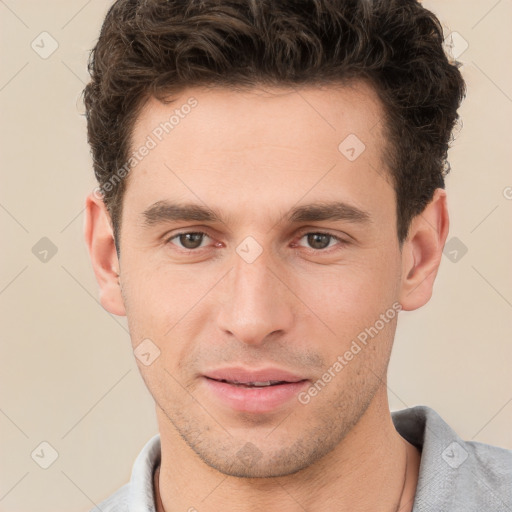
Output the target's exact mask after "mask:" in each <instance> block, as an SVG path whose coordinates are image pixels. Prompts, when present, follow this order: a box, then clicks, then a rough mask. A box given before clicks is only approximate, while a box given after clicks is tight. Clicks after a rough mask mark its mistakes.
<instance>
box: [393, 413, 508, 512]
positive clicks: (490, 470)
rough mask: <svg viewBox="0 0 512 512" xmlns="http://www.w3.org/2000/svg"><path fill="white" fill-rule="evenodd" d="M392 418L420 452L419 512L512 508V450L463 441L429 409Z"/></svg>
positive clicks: (492, 511) (488, 511)
mask: <svg viewBox="0 0 512 512" xmlns="http://www.w3.org/2000/svg"><path fill="white" fill-rule="evenodd" d="M392 419H393V422H394V424H395V428H396V429H397V431H398V432H399V433H400V435H402V437H404V438H405V439H407V441H409V442H410V443H412V444H414V445H415V446H417V447H418V448H419V449H420V450H421V462H420V472H419V479H418V486H417V494H416V498H415V502H414V508H413V510H414V512H432V511H436V512H437V511H439V510H449V511H450V512H481V511H482V510H485V511H486V512H501V511H503V510H508V509H510V510H512V450H508V449H505V448H500V447H498V446H492V445H489V444H484V443H479V442H475V441H465V440H463V439H461V438H460V437H459V436H458V435H457V433H456V432H455V431H454V430H453V429H452V428H451V427H450V426H449V425H448V424H447V423H446V422H445V421H444V420H443V419H442V418H441V416H439V414H438V413H437V412H436V411H434V410H433V409H431V408H429V407H426V406H416V407H412V408H410V409H405V410H402V411H395V412H393V413H392Z"/></svg>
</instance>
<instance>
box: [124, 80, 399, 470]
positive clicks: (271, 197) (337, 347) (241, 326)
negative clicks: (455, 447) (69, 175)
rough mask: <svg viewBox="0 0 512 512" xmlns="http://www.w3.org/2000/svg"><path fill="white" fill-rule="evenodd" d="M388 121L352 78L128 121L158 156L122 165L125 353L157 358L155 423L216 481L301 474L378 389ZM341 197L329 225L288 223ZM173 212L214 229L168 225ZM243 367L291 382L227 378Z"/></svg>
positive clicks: (148, 378) (383, 363) (391, 324)
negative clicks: (145, 350)
mask: <svg viewBox="0 0 512 512" xmlns="http://www.w3.org/2000/svg"><path fill="white" fill-rule="evenodd" d="M191 97H193V98H195V100H196V101H197V105H196V106H194V107H193V108H190V109H188V108H186V109H182V110H181V113H182V116H179V117H180V119H179V122H176V119H174V123H173V124H174V125H175V126H174V127H173V128H172V130H169V133H168V134H166V133H165V131H164V132H163V133H162V130H161V129H160V130H158V127H159V126H160V123H165V122H166V121H168V120H169V118H170V116H171V115H172V114H173V113H174V111H175V110H176V109H178V110H179V109H180V107H181V106H182V105H184V104H186V103H187V100H188V99H189V98H191ZM194 104H195V103H194ZM189 111H190V112H189ZM183 112H189V113H188V114H186V115H183ZM382 119H383V118H382V110H381V106H380V103H379V102H378V100H377V98H376V95H375V94H374V93H373V91H372V90H371V89H370V88H368V87H366V86H364V85H362V84H357V85H356V86H353V87H350V88H349V87H346V88H338V89H334V88H325V89H319V88H305V89H300V90H297V91H294V90H293V89H280V90H279V89H273V90H266V91H263V90H262V89H257V90H256V89H254V90H252V91H250V92H244V93H241V92H233V91H228V90H223V89H214V90H209V91H207V90H206V89H199V88H197V89H188V90H186V91H184V92H183V93H182V94H181V95H180V96H178V97H176V99H175V101H174V102H173V103H171V104H168V105H163V104H162V103H160V102H158V101H156V100H152V101H150V102H149V103H148V104H147V105H146V107H145V108H144V110H143V112H142V114H141V116H140V117H139V119H138V122H137V124H136V126H135V128H134V132H133V139H132V148H131V149H132V150H136V149H138V148H140V147H141V146H143V145H144V144H146V143H147V141H148V136H150V137H151V139H153V140H154V141H156V146H155V147H152V148H151V149H150V151H149V154H148V155H147V156H145V158H144V159H143V160H142V161H141V163H139V164H138V165H137V166H136V167H135V168H134V169H133V170H132V171H131V174H130V175H129V177H128V181H127V188H126V192H125V196H124V200H123V218H122V228H121V236H120V247H121V260H120V269H121V276H120V283H121V287H122V294H123V300H124V306H125V308H126V314H127V317H128V322H129V327H130V333H131V338H132V344H133V347H134V348H136V347H137V346H138V345H139V344H140V343H141V342H142V341H143V340H148V339H149V340H151V342H148V341H145V342H144V343H146V345H143V347H149V351H150V352H152V351H155V353H157V352H156V349H155V347H154V346H153V344H154V345H155V346H156V347H158V349H159V350H160V355H159V357H157V358H156V359H155V360H154V361H153V362H152V363H151V364H150V365H147V366H146V365H145V364H142V363H140V362H139V367H140V371H141V373H142V376H143V378H144V380H145V382H146V384H147V386H148V389H149V391H150V392H151V394H152V395H153V397H154V399H155V401H156V403H157V406H158V408H159V409H160V411H159V417H161V418H165V421H167V420H168V421H170V422H172V424H173V425H174V427H175V428H176V430H177V431H178V433H179V434H180V435H181V436H182V438H183V439H184V440H185V441H186V443H188V445H189V446H190V447H191V448H192V449H193V450H194V451H195V452H196V453H197V454H198V455H199V456H200V457H201V458H202V459H203V460H204V461H205V462H206V463H207V464H209V465H210V466H211V467H213V468H216V469H218V470H219V471H221V472H224V473H226V474H231V475H239V476H278V475H285V474H291V473H294V472H296V471H298V470H299V469H301V468H304V467H307V466H309V465H310V464H312V463H313V462H315V461H317V460H318V459H319V458H320V457H322V456H323V455H325V454H327V453H328V452H330V451H332V450H333V449H334V448H335V447H336V446H337V445H338V444H339V443H340V441H342V440H343V438H344V437H345V436H346V435H347V433H348V432H349V431H350V429H351V427H352V426H353V425H354V424H355V423H356V422H357V421H358V419H359V418H360V417H361V415H362V414H363V413H364V412H365V411H366V410H367V408H368V407H369V405H370V404H371V402H372V399H373V398H374V397H375V396H380V397H382V396H383V394H385V390H386V387H385V384H384V383H385V372H386V368H387V364H388V360H389V355H390V351H391V345H392V340H393V336H394V331H395V327H396V316H395V315H391V314H390V313H389V311H390V309H391V310H392V309H393V308H392V305H393V304H394V303H396V302H397V300H398V297H399V293H400V282H401V254H400V250H399V244H398V240H397V234H396V211H395V209H396V198H395V194H394V191H393V188H392V186H391V185H390V179H389V177H388V176H389V175H388V174H387V173H388V171H387V170H386V169H385V167H384V164H383V161H382V155H383V149H384V142H385V141H384V138H383V133H382V122H381V121H382ZM168 129H169V128H168ZM155 130H156V131H155ZM155 134H158V135H159V137H160V138H161V139H162V140H161V141H159V140H158V137H157V135H155ZM347 137H348V139H347V140H346V141H345V142H344V143H343V144H342V145H341V148H339V146H340V143H342V142H343V141H344V140H345V139H346V138H347ZM361 142H362V143H364V145H365V148H363V146H362V144H361ZM150 145H151V146H152V145H153V144H150ZM363 149H364V150H363ZM334 202H338V203H344V204H345V206H344V207H343V208H341V209H339V213H340V214H339V215H338V217H336V218H327V219H325V220H318V217H311V216H310V217H306V216H304V215H302V217H301V215H298V214H296V215H295V216H293V215H292V212H293V210H295V209H297V208H301V207H304V206H305V205H312V204H319V203H321V204H324V205H325V204H332V203H334ZM156 203H159V204H158V205H157V206H155V205H156ZM166 205H181V206H184V205H196V206H197V207H198V208H205V209H209V210H211V211H213V212H215V213H216V214H217V215H218V217H219V219H218V220H205V219H204V218H203V219H199V217H196V219H191V220H190V219H189V220H180V219H176V220H173V216H172V215H170V210H169V209H166ZM174 212H176V209H174ZM298 213H300V212H298ZM302 213H304V212H302ZM306 213H308V212H307V211H306ZM309 213H312V211H311V210H310V211H309ZM313 213H314V212H313ZM316 213H318V212H316ZM197 219H199V220H197ZM180 233H191V234H190V235H188V236H185V235H183V236H181V237H180V236H176V235H178V234H180ZM194 233H196V234H195V235H194ZM197 233H205V235H201V234H197ZM173 237H174V238H173ZM395 309H396V308H395ZM381 315H384V316H385V319H386V321H382V316H381ZM393 316H395V318H393ZM379 320H380V321H379ZM376 326H377V327H376ZM368 329H369V331H368ZM365 330H366V331H365ZM364 332H366V343H365V344H364V343H363V342H362V341H361V340H362V339H364V337H365V336H364V335H363V334H362V333H364ZM369 332H370V333H371V335H369V334H368V333H369ZM358 336H359V338H358ZM354 341H355V342H356V345H357V346H358V347H359V350H358V349H357V348H356V345H354ZM347 351H348V352H351V353H352V357H350V355H348V356H347V355H346V353H347ZM339 356H341V357H339ZM146 357H147V356H146ZM336 362H338V363H339V365H341V369H340V366H339V365H336ZM226 369H231V370H226ZM268 369H270V373H262V374H259V375H258V374H254V373H252V374H251V372H254V371H256V370H268ZM329 369H330V372H329ZM237 370H238V371H239V372H238V373H237ZM240 372H241V373H240ZM244 372H245V373H244ZM247 372H249V376H250V375H252V376H253V377H254V379H253V380H254V381H260V382H262V381H267V380H284V381H285V382H287V383H284V384H277V385H275V386H272V388H270V387H254V386H253V387H246V386H239V385H238V386H237V385H235V384H233V383H221V382H219V381H220V380H221V379H222V378H224V379H225V380H228V381H231V382H232V381H235V380H238V381H239V382H240V381H242V382H243V381H244V379H243V378H242V377H243V376H244V375H246V373H247ZM280 372H288V374H283V373H280ZM326 372H327V373H328V375H327V376H325V375H326ZM207 375H209V376H210V377H215V378H216V379H217V380H214V379H213V378H211V379H210V378H208V377H207ZM272 375H277V376H278V377H281V379H279V378H278V379H272ZM283 375H284V377H283ZM329 376H330V379H329ZM285 377H286V378H285ZM245 380H248V379H245ZM319 380H320V382H321V384H318V383H317V386H316V388H315V389H317V391H316V393H315V391H311V390H312V386H313V385H314V383H315V382H317V381H319ZM291 381H299V382H298V383H295V384H290V382H291ZM313 387H314V386H313Z"/></svg>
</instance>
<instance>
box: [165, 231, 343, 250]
mask: <svg viewBox="0 0 512 512" xmlns="http://www.w3.org/2000/svg"><path fill="white" fill-rule="evenodd" d="M192 234H193V235H204V236H207V237H208V238H210V235H208V233H205V232H204V231H182V232H180V233H176V234H174V235H172V236H171V237H169V238H167V240H166V243H167V244H169V243H172V240H174V239H175V238H179V237H180V236H183V235H192ZM307 235H324V236H327V237H329V238H330V239H334V240H336V241H337V242H338V243H339V245H340V246H341V247H343V246H345V245H348V244H349V242H348V241H347V240H344V239H342V238H340V237H337V236H336V235H332V234H331V233H326V232H324V231H306V232H304V233H302V234H301V235H300V237H299V240H301V239H302V238H304V237H305V236H307ZM172 245H175V244H172ZM175 246H176V245H175ZM176 247H178V246H176ZM294 248H296V247H294ZM178 249H181V251H183V252H186V253H187V254H189V253H191V252H199V251H200V250H201V249H204V247H198V248H196V249H186V248H184V247H183V248H180V247H178ZM305 249H307V250H309V251H311V252H313V253H324V254H329V253H331V252H332V250H336V249H335V248H333V247H327V248H325V249H313V248H311V247H309V248H305Z"/></svg>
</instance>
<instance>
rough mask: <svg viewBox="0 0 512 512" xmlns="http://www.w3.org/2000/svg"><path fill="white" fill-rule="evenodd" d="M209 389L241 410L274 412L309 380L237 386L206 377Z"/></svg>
mask: <svg viewBox="0 0 512 512" xmlns="http://www.w3.org/2000/svg"><path fill="white" fill-rule="evenodd" d="M204 381H205V383H206V385H207V387H208V389H209V390H210V391H211V392H212V393H213V394H214V395H215V396H216V397H217V398H218V399H219V400H220V401H221V402H222V403H223V404H225V405H227V406H228V407H230V408H231V409H235V410H236V411H240V412H255V413H264V412H272V411H273V410H275V409H277V408H278V407H280V406H282V405H284V404H286V403H287V402H289V401H290V400H292V399H293V398H295V397H296V396H297V394H298V393H299V392H300V391H301V390H302V389H303V388H305V387H306V386H307V384H308V381H307V380H301V381H300V382H289V383H287V384H277V385H276V386H266V387H260V388H256V387H252V388H246V387H243V386H235V385H234V384H229V383H227V382H220V381H218V380H213V379H209V378H207V377H204Z"/></svg>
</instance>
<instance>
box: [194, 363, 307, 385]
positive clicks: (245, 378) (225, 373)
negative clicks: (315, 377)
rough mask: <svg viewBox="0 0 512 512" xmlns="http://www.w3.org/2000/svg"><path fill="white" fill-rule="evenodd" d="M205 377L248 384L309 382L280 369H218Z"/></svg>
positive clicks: (209, 372) (205, 374)
mask: <svg viewBox="0 0 512 512" xmlns="http://www.w3.org/2000/svg"><path fill="white" fill-rule="evenodd" d="M204 376H205V377H208V378H209V379H214V380H225V381H228V382H237V383H242V384H245V383H248V382H267V381H272V380H273V381H283V382H300V381H302V380H307V379H305V378H304V377H300V376H299V375H295V374H293V373H291V372H288V371H286V370H281V369H279V368H261V369H258V370H256V369H254V370H249V369H245V368H241V367H232V368H218V369H216V370H210V371H208V372H206V373H204Z"/></svg>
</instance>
